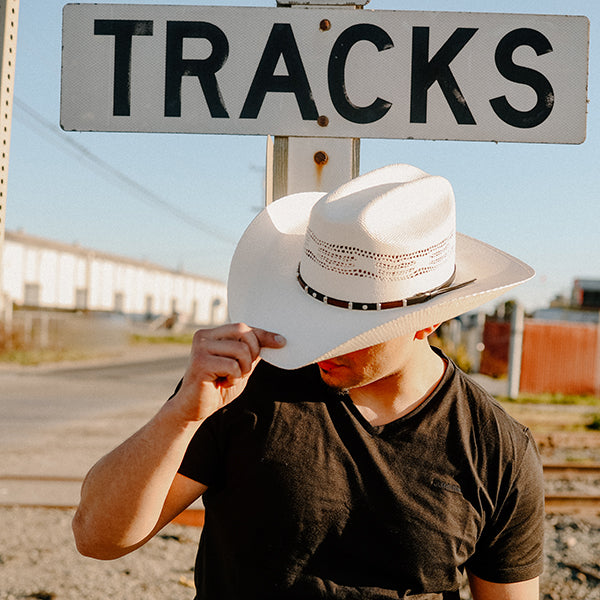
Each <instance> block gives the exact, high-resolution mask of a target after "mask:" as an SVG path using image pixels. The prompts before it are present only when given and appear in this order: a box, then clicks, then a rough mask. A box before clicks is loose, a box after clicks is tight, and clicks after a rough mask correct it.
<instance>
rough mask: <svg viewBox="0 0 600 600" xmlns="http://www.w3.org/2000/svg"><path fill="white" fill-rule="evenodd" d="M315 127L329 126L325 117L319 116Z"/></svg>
mask: <svg viewBox="0 0 600 600" xmlns="http://www.w3.org/2000/svg"><path fill="white" fill-rule="evenodd" d="M317 125H318V126H319V127H327V125H329V119H328V118H327V117H326V116H325V115H321V116H320V117H319V118H318V119H317Z"/></svg>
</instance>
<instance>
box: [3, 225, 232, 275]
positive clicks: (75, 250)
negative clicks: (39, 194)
mask: <svg viewBox="0 0 600 600" xmlns="http://www.w3.org/2000/svg"><path fill="white" fill-rule="evenodd" d="M5 239H6V240H7V241H9V242H16V243H22V244H26V245H29V246H37V247H38V248H46V249H48V250H56V251H58V252H66V253H69V254H76V255H79V256H85V257H88V256H93V257H95V258H100V259H105V260H109V261H112V262H116V263H121V264H125V265H130V266H134V267H143V268H145V269H154V270H157V271H162V272H163V273H169V274H172V275H182V276H184V277H191V278H194V279H198V280H201V281H205V282H208V283H215V284H218V285H225V284H224V282H223V281H221V280H219V279H216V278H214V277H206V276H204V275H198V274H197V273H189V272H187V271H182V270H179V269H170V268H168V267H165V266H163V265H159V264H158V263H154V262H150V261H147V260H140V259H136V258H130V257H127V256H122V255H118V254H111V253H110V252H105V251H103V250H95V249H93V248H87V247H85V246H81V245H80V244H77V243H73V244H69V243H67V242H60V241H56V240H51V239H48V238H42V237H39V236H35V235H32V234H30V233H25V232H24V231H10V230H6V231H5Z"/></svg>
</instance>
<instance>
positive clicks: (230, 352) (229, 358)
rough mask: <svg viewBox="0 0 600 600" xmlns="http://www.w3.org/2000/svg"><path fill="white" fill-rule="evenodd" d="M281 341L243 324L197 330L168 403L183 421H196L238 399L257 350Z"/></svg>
mask: <svg viewBox="0 0 600 600" xmlns="http://www.w3.org/2000/svg"><path fill="white" fill-rule="evenodd" d="M284 345H285V339H284V338H283V337H282V336H280V335H277V334H275V333H271V332H269V331H264V330H263V329H256V328H252V327H248V326H247V325H245V324H243V323H237V324H232V325H223V326H221V327H217V328H215V329H204V330H199V331H197V332H196V333H195V335H194V340H193V343H192V351H191V356H190V362H189V365H188V368H187V371H186V373H185V375H184V378H183V383H182V385H181V388H180V390H179V391H178V393H177V394H176V396H175V397H174V398H173V399H172V400H171V403H173V404H172V406H173V407H175V406H176V407H177V409H178V410H179V411H181V415H182V418H183V419H184V420H185V421H199V420H202V419H204V418H206V417H207V416H209V415H210V414H211V413H213V412H214V411H215V410H217V409H218V408H220V407H221V406H223V405H225V404H227V403H228V402H231V401H232V400H233V399H234V398H236V397H237V396H239V395H240V394H241V393H242V391H243V389H244V387H245V386H246V382H247V381H248V377H249V376H250V374H251V373H252V371H253V370H254V367H256V365H257V364H258V361H259V360H260V350H261V348H281V347H283V346H284Z"/></svg>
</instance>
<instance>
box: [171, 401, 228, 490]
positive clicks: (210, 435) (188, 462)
mask: <svg viewBox="0 0 600 600" xmlns="http://www.w3.org/2000/svg"><path fill="white" fill-rule="evenodd" d="M218 415H219V413H218V412H217V413H214V414H213V415H211V416H210V417H208V419H206V421H204V423H202V425H201V426H200V427H199V429H198V431H197V432H196V433H195V434H194V437H193V438H192V439H191V441H190V443H189V445H188V447H187V450H186V452H185V455H184V457H183V460H182V461H181V465H180V467H179V469H178V473H181V475H185V476H186V477H189V478H190V479H193V480H194V481H197V482H199V483H202V484H204V485H206V486H208V487H210V486H212V485H214V484H215V483H216V481H217V476H218V473H219V466H218V451H217V441H216V436H215V421H216V419H217V418H218Z"/></svg>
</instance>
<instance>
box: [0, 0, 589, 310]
mask: <svg viewBox="0 0 600 600" xmlns="http://www.w3.org/2000/svg"><path fill="white" fill-rule="evenodd" d="M98 3H99V4H103V3H104V2H98ZM127 3H128V4H158V2H148V1H146V2H134V1H129V2H127ZM172 3H173V4H180V5H184V4H198V3H199V2H198V1H196V2H189V1H180V2H172ZM63 4H64V2H62V1H55V0H22V1H21V4H20V18H19V31H18V46H17V60H16V74H15V106H14V110H13V124H12V139H11V150H10V166H9V175H8V196H7V213H6V227H7V229H8V230H17V229H22V230H24V231H26V232H28V233H31V234H34V235H38V236H42V237H47V238H50V239H54V240H60V241H64V242H78V243H79V244H81V245H83V246H86V247H91V248H96V249H99V250H104V251H108V252H112V253H116V254H121V255H125V256H130V257H133V258H141V259H148V260H150V261H152V262H157V263H159V264H163V265H165V266H167V267H172V268H183V269H184V270H186V271H189V272H194V273H199V274H202V275H206V276H209V277H215V278H217V279H221V280H223V281H225V279H226V277H227V271H228V265H229V260H230V258H231V255H232V253H233V250H234V246H235V242H236V240H237V239H238V238H239V237H240V235H241V234H242V232H243V230H244V229H245V227H246V226H247V225H248V223H249V222H250V221H251V220H252V218H253V217H254V216H255V215H256V213H257V211H258V210H259V208H260V207H261V206H262V204H263V202H264V190H263V177H264V168H265V145H266V140H265V138H264V137H262V136H225V135H222V136H219V135H198V134H155V133H141V134H137V133H106V132H98V133H90V132H85V133H83V132H69V133H67V132H64V131H62V130H61V129H60V126H59V117H60V116H59V110H60V63H61V36H62V6H63ZM209 4H215V5H216V4H223V5H233V6H241V5H244V6H271V7H272V6H274V5H275V0H272V1H261V0H254V1H247V2H243V3H242V2H234V1H227V2H223V3H217V2H212V3H209ZM450 5H451V6H450ZM450 7H451V9H452V10H453V11H461V12H504V13H537V14H570V15H586V16H587V17H588V18H589V19H590V22H591V33H590V63H589V73H590V75H589V90H588V98H589V105H588V106H589V109H588V110H589V114H588V121H587V139H586V141H585V142H584V143H583V144H581V145H561V144H520V143H499V144H495V143H492V142H448V141H416V140H366V139H365V140H362V142H361V172H366V171H369V170H371V169H374V168H377V167H380V166H383V165H386V164H389V163H394V162H408V163H412V164H414V165H416V166H418V167H420V168H422V169H424V170H425V171H428V172H430V173H434V174H439V175H443V176H445V177H447V178H448V179H449V180H450V181H451V182H452V184H453V186H454V190H455V194H456V199H457V226H458V230H459V231H462V232H463V233H466V234H468V235H471V236H474V237H477V238H479V239H482V240H484V241H486V242H488V243H490V244H493V245H495V246H498V247H499V248H501V249H503V250H506V251H508V252H510V253H512V254H514V255H516V256H518V257H519V258H521V259H522V260H524V261H525V262H527V263H529V264H531V265H532V266H533V267H534V268H535V269H536V271H537V276H536V278H535V279H534V280H533V281H531V282H529V283H527V284H525V285H523V286H521V287H520V288H518V290H517V291H515V292H513V293H511V294H510V296H507V298H508V297H514V298H517V299H519V300H521V301H522V302H523V303H524V304H525V306H526V307H527V308H528V309H533V308H537V307H543V306H545V305H547V303H548V302H549V300H550V299H551V298H553V297H554V296H555V295H557V294H568V293H569V291H570V288H571V285H572V282H573V280H574V279H575V278H578V277H586V278H596V279H600V241H599V240H600V169H599V168H598V160H599V159H600V128H599V125H600V122H599V117H598V109H597V108H596V104H597V96H596V94H597V93H598V92H597V90H598V69H597V61H598V50H597V47H596V44H595V35H594V34H595V24H596V22H598V20H599V19H600V3H597V2H593V1H592V0H588V1H580V0H570V1H569V2H566V1H564V0H561V1H551V0H548V1H544V0H537V1H535V2H523V1H505V2H491V1H489V2H488V1H483V0H480V1H478V2H474V1H467V0H456V1H455V2H453V3H448V2H443V1H433V0H431V1H427V0H414V1H409V0H403V1H402V2H392V1H391V0H371V2H370V4H369V5H368V8H372V9H374V10H377V9H382V10H392V9H393V10H397V9H399V8H401V9H402V10H440V11H446V10H448V9H449V8H450ZM90 155H93V156H94V157H98V158H99V160H100V161H101V162H100V163H98V162H97V163H96V165H95V166H94V163H93V161H92V160H90V158H89V157H90ZM147 191H149V192H150V193H147ZM165 205H168V208H166V207H165ZM177 211H179V213H183V215H184V217H183V218H181V214H179V215H178V214H176V212H177Z"/></svg>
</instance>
